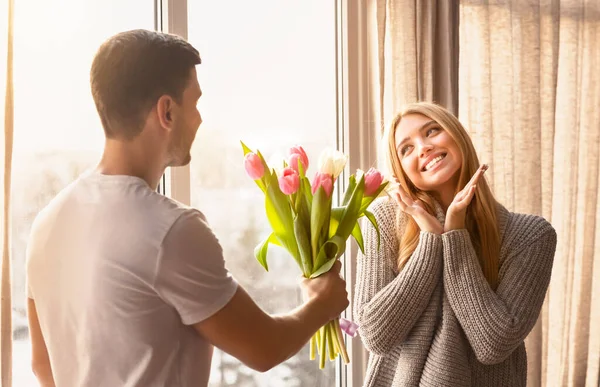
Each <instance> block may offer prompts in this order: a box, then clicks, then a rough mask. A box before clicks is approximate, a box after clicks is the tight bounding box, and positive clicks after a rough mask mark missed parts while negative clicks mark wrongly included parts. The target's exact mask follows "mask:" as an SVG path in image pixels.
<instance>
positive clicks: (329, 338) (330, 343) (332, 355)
mask: <svg viewBox="0 0 600 387" xmlns="http://www.w3.org/2000/svg"><path fill="white" fill-rule="evenodd" d="M331 323H332V322H331V321H330V322H328V323H327V325H326V326H325V332H327V347H328V348H329V361H334V360H335V357H336V356H337V353H335V349H334V348H333V347H334V346H333V341H334V339H335V334H333V335H332V333H333V332H332V331H331V327H332V325H331Z"/></svg>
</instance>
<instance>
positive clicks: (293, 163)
mask: <svg viewBox="0 0 600 387" xmlns="http://www.w3.org/2000/svg"><path fill="white" fill-rule="evenodd" d="M289 153H290V159H289V161H288V164H289V165H290V167H291V168H292V169H293V170H294V171H296V172H297V173H300V171H299V170H298V160H300V162H301V163H302V168H304V172H306V170H307V169H308V156H307V155H306V152H305V151H304V148H302V147H301V146H300V145H296V146H293V147H291V148H290V151H289Z"/></svg>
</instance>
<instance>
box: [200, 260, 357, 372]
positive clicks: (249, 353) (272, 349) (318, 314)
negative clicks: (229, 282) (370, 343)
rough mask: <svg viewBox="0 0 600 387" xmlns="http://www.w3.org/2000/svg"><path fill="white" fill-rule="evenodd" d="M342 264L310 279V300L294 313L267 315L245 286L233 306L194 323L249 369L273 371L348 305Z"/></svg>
mask: <svg viewBox="0 0 600 387" xmlns="http://www.w3.org/2000/svg"><path fill="white" fill-rule="evenodd" d="M340 268H341V264H340V263H339V262H337V263H336V266H335V267H334V268H333V269H332V271H331V272H329V273H327V274H325V275H323V276H321V277H319V278H316V279H313V280H304V282H303V284H302V285H303V287H304V290H305V294H306V296H305V298H308V301H306V302H305V303H304V304H303V305H302V306H300V307H298V308H296V309H295V310H293V311H291V312H290V313H288V314H285V315H280V316H270V315H268V314H266V313H265V312H263V311H262V310H261V309H260V308H259V307H258V306H257V305H256V303H255V302H254V301H253V300H252V298H250V296H249V295H248V294H247V293H246V291H245V290H244V289H242V287H241V286H240V287H238V290H237V292H236V293H235V295H234V296H233V298H232V299H231V300H230V301H229V302H228V303H227V305H225V306H224V307H223V308H222V309H221V310H219V311H218V312H217V313H215V314H214V315H212V316H211V317H209V318H207V319H206V320H204V321H201V322H199V323H196V324H194V327H195V328H196V330H197V331H198V332H199V333H200V334H201V335H202V336H204V337H205V338H206V339H207V340H208V341H209V342H211V343H212V344H213V345H215V346H216V347H218V348H220V349H222V350H223V351H225V352H227V353H229V354H230V355H232V356H234V357H236V358H237V359H239V360H240V361H241V362H243V363H244V364H246V365H247V366H248V367H250V368H253V369H255V370H257V371H260V372H264V371H268V370H269V369H271V368H273V367H274V366H276V365H278V364H280V363H282V362H284V361H285V360H287V359H289V358H290V357H292V356H293V355H294V354H296V353H297V352H298V351H300V349H302V347H303V346H304V345H305V344H306V343H307V342H308V340H310V337H311V336H312V335H313V334H314V333H315V332H316V331H317V330H318V329H319V328H320V327H321V326H323V325H325V324H326V323H327V322H329V321H331V320H332V319H334V318H336V317H337V316H339V315H340V313H341V312H342V311H343V310H344V309H346V307H347V306H348V294H347V292H346V289H345V282H344V280H342V279H341V278H340V276H339V270H340Z"/></svg>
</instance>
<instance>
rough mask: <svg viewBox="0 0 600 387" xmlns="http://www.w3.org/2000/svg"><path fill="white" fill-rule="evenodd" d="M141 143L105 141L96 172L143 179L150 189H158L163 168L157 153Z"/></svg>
mask: <svg viewBox="0 0 600 387" xmlns="http://www.w3.org/2000/svg"><path fill="white" fill-rule="evenodd" d="M149 148H150V147H148V146H144V144H142V142H141V141H121V140H113V139H107V140H106V144H105V146H104V152H103V154H102V158H101V160H100V163H99V164H98V167H97V170H98V172H100V173H102V174H104V175H126V176H135V177H139V178H141V179H143V180H144V181H146V183H148V186H150V187H151V188H152V189H156V187H158V183H159V181H160V178H161V176H162V175H163V173H164V172H165V166H164V165H161V163H160V160H161V157H160V154H156V153H159V152H153V151H152V149H149Z"/></svg>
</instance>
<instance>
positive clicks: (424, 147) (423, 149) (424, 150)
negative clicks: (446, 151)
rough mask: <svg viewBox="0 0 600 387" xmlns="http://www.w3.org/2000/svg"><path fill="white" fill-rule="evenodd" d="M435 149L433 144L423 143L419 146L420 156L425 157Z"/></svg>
mask: <svg viewBox="0 0 600 387" xmlns="http://www.w3.org/2000/svg"><path fill="white" fill-rule="evenodd" d="M432 150H433V145H431V144H425V143H421V145H420V146H419V156H420V157H425V156H427V155H428V154H429V153H430V152H431V151H432Z"/></svg>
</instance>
